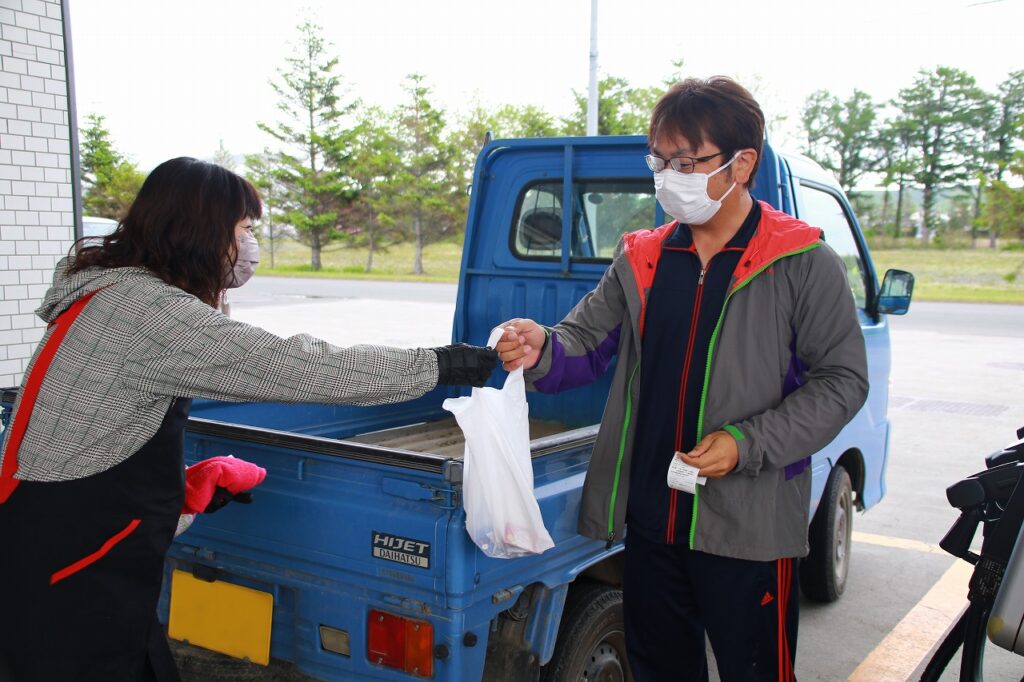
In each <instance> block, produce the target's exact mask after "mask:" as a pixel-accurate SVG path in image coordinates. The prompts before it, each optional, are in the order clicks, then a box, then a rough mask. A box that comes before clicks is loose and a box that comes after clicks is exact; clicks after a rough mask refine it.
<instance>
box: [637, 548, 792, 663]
mask: <svg viewBox="0 0 1024 682" xmlns="http://www.w3.org/2000/svg"><path fill="white" fill-rule="evenodd" d="M625 562H626V566H625V580H624V585H623V611H624V617H625V630H626V649H627V652H628V657H629V664H630V668H631V670H632V672H633V678H634V680H635V681H636V682H687V681H690V680H693V681H694V682H703V681H706V680H707V679H708V662H707V657H706V654H705V648H704V647H705V644H704V636H705V633H706V634H707V638H708V640H709V641H710V642H711V648H712V650H713V651H714V654H715V660H716V661H717V663H718V672H719V676H720V677H721V679H722V682H739V681H743V682H746V681H748V680H750V681H753V680H758V681H761V680H765V681H767V680H772V681H773V682H775V681H777V682H791V681H793V680H795V679H796V678H795V677H794V675H793V662H794V660H795V658H796V637H797V623H798V619H799V607H798V602H799V600H798V598H797V597H798V594H797V589H798V582H797V567H798V565H799V559H779V560H776V561H747V560H743V559H732V558H729V557H720V556H715V555H712V554H706V553H704V552H697V551H694V550H691V549H690V548H689V547H688V546H687V545H686V544H685V543H681V544H675V545H669V544H666V543H664V542H655V541H651V540H649V539H646V538H643V537H640V536H639V535H638V534H636V533H627V535H626V551H625Z"/></svg>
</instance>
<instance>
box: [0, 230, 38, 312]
mask: <svg viewBox="0 0 1024 682" xmlns="http://www.w3.org/2000/svg"><path fill="white" fill-rule="evenodd" d="M12 245H13V243H12ZM11 253H12V254H13V253H14V252H13V251H11ZM7 262H8V263H10V266H11V270H29V269H30V268H31V267H32V258H31V257H30V256H14V255H12V256H9V257H8V258H7ZM4 298H5V299H6V298H7V297H6V296H5V297H4Z"/></svg>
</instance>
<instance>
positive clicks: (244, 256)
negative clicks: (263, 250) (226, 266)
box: [224, 234, 260, 289]
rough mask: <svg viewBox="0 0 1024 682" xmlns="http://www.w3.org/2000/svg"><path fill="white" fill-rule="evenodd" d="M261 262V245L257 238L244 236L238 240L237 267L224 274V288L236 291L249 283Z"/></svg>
mask: <svg viewBox="0 0 1024 682" xmlns="http://www.w3.org/2000/svg"><path fill="white" fill-rule="evenodd" d="M259 262H260V245H259V242H257V241H256V238H255V237H251V236H249V235H247V234H246V235H242V236H241V237H240V238H239V240H238V258H236V259H235V267H233V268H232V269H231V270H229V271H228V272H226V273H224V286H225V288H227V289H235V288H237V287H240V286H242V285H243V284H245V283H246V282H248V281H249V278H250V277H252V276H253V273H254V272H256V266H257V265H259Z"/></svg>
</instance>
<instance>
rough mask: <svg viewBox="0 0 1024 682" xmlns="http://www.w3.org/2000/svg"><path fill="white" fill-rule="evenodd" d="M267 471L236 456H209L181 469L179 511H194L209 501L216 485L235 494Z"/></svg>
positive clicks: (262, 477)
mask: <svg viewBox="0 0 1024 682" xmlns="http://www.w3.org/2000/svg"><path fill="white" fill-rule="evenodd" d="M266 476H267V470H266V469H264V468H263V467H258V466H256V465H255V464H253V463H252V462H246V461H245V460H244V459H238V458H236V457H230V456H229V457H211V458H210V459H204V460H203V461H202V462H196V463H195V464H193V465H192V466H190V467H188V468H187V469H185V505H184V506H183V507H182V508H181V513H182V514H198V513H200V512H202V511H203V510H204V509H206V505H208V504H210V500H212V499H213V494H214V492H215V491H216V490H217V488H218V487H221V488H226V489H227V490H228V492H230V493H232V494H237V493H240V492H243V491H245V490H249V489H250V488H253V487H255V486H258V485H259V484H260V483H262V482H263V479H264V478H266Z"/></svg>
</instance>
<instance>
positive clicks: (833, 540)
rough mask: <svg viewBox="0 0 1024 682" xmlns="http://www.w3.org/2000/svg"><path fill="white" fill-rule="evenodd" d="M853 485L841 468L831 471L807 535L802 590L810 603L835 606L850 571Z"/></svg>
mask: <svg viewBox="0 0 1024 682" xmlns="http://www.w3.org/2000/svg"><path fill="white" fill-rule="evenodd" d="M852 535H853V484H852V483H851V482H850V474H849V473H847V471H846V469H845V468H843V467H842V466H841V465H838V464H837V465H836V466H834V467H832V471H831V472H830V473H829V475H828V482H827V483H826V484H825V492H824V493H822V496H821V502H820V503H819V504H818V511H817V512H816V513H815V514H814V521H812V522H811V528H810V530H809V532H808V539H809V540H810V545H811V552H810V554H808V555H807V557H806V558H805V559H804V560H803V561H802V562H801V563H800V587H801V588H803V591H804V594H805V595H807V598H808V599H811V600H813V601H817V602H824V603H828V602H834V601H835V600H837V599H839V597H840V596H842V594H843V589H844V588H845V587H846V577H847V575H848V573H849V571H850V548H851V541H852Z"/></svg>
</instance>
